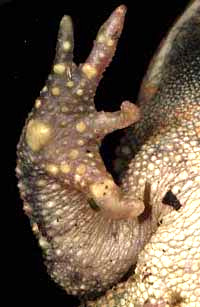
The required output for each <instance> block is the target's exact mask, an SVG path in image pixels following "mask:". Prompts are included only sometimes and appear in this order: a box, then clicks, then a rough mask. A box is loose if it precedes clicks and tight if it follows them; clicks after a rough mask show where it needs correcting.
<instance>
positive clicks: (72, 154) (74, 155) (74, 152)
mask: <svg viewBox="0 0 200 307" xmlns="http://www.w3.org/2000/svg"><path fill="white" fill-rule="evenodd" d="M69 157H70V159H76V158H77V157H78V150H76V149H72V150H71V151H70V153H69Z"/></svg>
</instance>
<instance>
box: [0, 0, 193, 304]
mask: <svg viewBox="0 0 200 307" xmlns="http://www.w3.org/2000/svg"><path fill="white" fill-rule="evenodd" d="M121 3H122V2H121V1H118V0H110V1H107V2H103V1H100V0H99V1H91V2H89V1H77V0H72V1H69V0H65V1H63V2H62V1H59V0H56V1H38V2H37V1H2V2H0V34H1V48H0V49H1V52H3V55H2V56H1V60H0V63H1V77H2V81H1V85H2V86H1V93H2V97H3V94H5V98H2V99H1V123H3V129H2V133H1V136H2V148H3V150H2V152H3V153H4V154H5V155H6V159H5V161H7V164H5V165H6V176H7V178H8V184H6V187H7V188H8V192H7V193H6V202H5V201H3V204H6V207H8V208H9V209H11V212H12V214H11V215H10V213H9V215H8V217H7V218H6V228H5V229H6V230H5V231H4V237H6V239H7V243H8V245H9V247H10V250H11V251H9V252H7V253H5V255H6V258H8V265H7V266H6V264H5V267H6V272H7V274H6V275H7V278H8V281H7V282H6V283H5V285H6V288H7V289H8V293H9V295H8V296H7V301H6V304H5V306H8V305H9V304H8V301H9V299H14V301H15V304H17V305H18V304H19V305H26V306H30V305H31V304H37V306H40V305H42V304H44V305H45V306H46V305H49V304H51V303H52V305H53V306H56V307H62V306H67V307H70V306H74V307H75V306H77V300H76V299H75V298H72V297H68V296H67V295H66V294H65V292H64V291H63V290H62V289H60V288H59V287H58V286H57V285H56V284H55V283H54V282H53V281H51V280H50V278H49V277H48V276H47V274H46V271H45V267H44V266H43V264H42V259H41V253H40V249H39V248H38V246H37V242H36V240H35V239H34V237H33V235H32V233H31V229H30V226H29V221H28V219H27V217H26V216H25V215H24V213H23V211H22V202H21V200H20V198H19V195H18V190H17V187H16V185H17V182H16V179H15V172H14V169H15V164H16V162H15V161H16V144H17V142H18V139H19V136H20V132H21V129H22V127H23V125H24V121H25V118H26V116H27V113H28V112H29V111H30V110H31V108H32V106H33V102H34V100H35V99H36V97H37V95H38V94H39V91H40V89H41V88H42V87H43V85H44V82H45V79H46V77H47V75H48V73H49V71H50V68H51V64H52V61H53V57H54V51H55V44H56V36H57V30H58V25H59V22H60V19H61V17H62V16H63V15H64V14H69V15H71V16H72V18H73V21H74V29H75V30H74V31H75V51H74V53H75V62H76V63H79V62H83V61H84V59H85V58H86V57H87V55H88V53H89V51H90V49H91V47H92V42H93V39H94V38H95V35H96V33H97V30H98V28H99V26H100V25H101V24H102V22H104V21H105V19H106V18H107V17H108V16H109V14H110V13H111V12H112V10H113V9H114V8H116V6H118V5H120V4H121ZM123 3H124V4H126V5H127V7H128V13H127V17H126V22H125V28H124V31H123V34H122V37H121V39H120V41H119V45H118V49H117V52H116V56H115V57H114V59H113V62H112V64H111V66H110V67H109V68H108V69H107V71H106V73H105V75H104V79H103V80H102V81H101V83H100V86H99V88H98V91H97V95H96V100H95V103H96V107H97V109H98V110H102V109H104V110H106V111H114V110H117V109H119V105H120V104H121V102H122V101H123V100H124V99H129V100H131V101H133V102H135V101H136V99H137V93H138V91H139V86H140V83H141V80H142V78H143V76H144V73H145V71H146V69H147V67H148V63H149V61H150V59H151V57H152V55H153V53H154V51H155V50H156V48H157V47H158V44H159V42H160V41H161V39H162V38H163V36H164V35H165V34H166V32H167V31H168V29H169V28H170V26H171V25H172V23H173V22H174V20H175V19H176V18H177V16H178V15H179V14H180V13H181V12H182V11H183V9H184V7H185V6H186V4H187V3H188V1H187V0H185V1H184V0H173V1H148V0H146V1H145V0H144V1H139V0H138V1H136V0H135V1H133V0H132V1H128V0H124V1H123ZM119 136H120V133H118V132H117V133H113V134H112V135H110V136H109V137H107V138H106V140H105V141H104V145H103V147H102V154H103V157H104V160H105V162H106V164H107V167H108V168H109V169H110V168H111V160H112V158H113V150H114V147H115V145H116V143H117V142H118V141H119ZM3 161H4V160H3ZM3 164H4V163H3ZM3 181H5V180H3ZM11 216H14V219H12V218H11ZM2 248H4V246H3V247H2ZM7 256H8V257H7ZM7 268H8V270H7ZM2 306H4V304H3V305H2Z"/></svg>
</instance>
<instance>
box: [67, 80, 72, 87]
mask: <svg viewBox="0 0 200 307" xmlns="http://www.w3.org/2000/svg"><path fill="white" fill-rule="evenodd" d="M66 86H67V87H70V88H71V87H73V86H74V81H71V80H70V81H67V83H66Z"/></svg>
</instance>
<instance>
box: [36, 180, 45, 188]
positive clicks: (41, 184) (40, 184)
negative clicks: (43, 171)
mask: <svg viewBox="0 0 200 307" xmlns="http://www.w3.org/2000/svg"><path fill="white" fill-rule="evenodd" d="M36 184H37V186H38V187H44V186H45V185H46V184H47V182H46V180H44V179H39V180H38V181H36Z"/></svg>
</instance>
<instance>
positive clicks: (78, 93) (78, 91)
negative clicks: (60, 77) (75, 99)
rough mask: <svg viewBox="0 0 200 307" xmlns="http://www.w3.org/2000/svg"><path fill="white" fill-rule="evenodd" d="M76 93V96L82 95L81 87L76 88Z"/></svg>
mask: <svg viewBox="0 0 200 307" xmlns="http://www.w3.org/2000/svg"><path fill="white" fill-rule="evenodd" d="M76 94H77V95H78V96H82V95H83V89H82V88H79V89H78V90H77V92H76Z"/></svg>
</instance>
